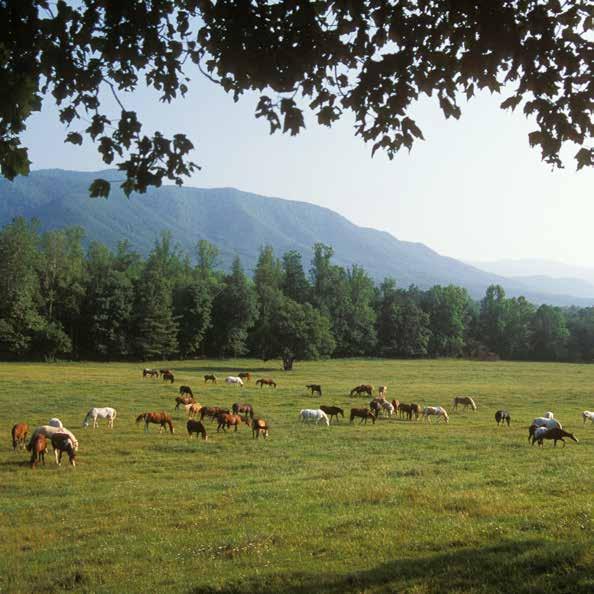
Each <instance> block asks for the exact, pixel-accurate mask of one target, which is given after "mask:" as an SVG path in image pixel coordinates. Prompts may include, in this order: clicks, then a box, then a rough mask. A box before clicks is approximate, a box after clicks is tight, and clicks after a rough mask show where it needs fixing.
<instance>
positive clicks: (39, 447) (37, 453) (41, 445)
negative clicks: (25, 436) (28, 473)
mask: <svg viewBox="0 0 594 594" xmlns="http://www.w3.org/2000/svg"><path fill="white" fill-rule="evenodd" d="M27 449H28V450H29V451H30V452H31V468H35V466H37V464H38V462H39V461H40V460H41V462H43V464H44V466H45V453H46V452H47V438H46V437H45V435H43V433H38V434H37V435H36V436H35V437H34V438H33V439H31V441H30V442H29V445H27Z"/></svg>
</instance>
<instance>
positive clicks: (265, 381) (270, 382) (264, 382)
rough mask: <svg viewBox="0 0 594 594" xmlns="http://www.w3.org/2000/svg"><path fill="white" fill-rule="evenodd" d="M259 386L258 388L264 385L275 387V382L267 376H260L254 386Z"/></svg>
mask: <svg viewBox="0 0 594 594" xmlns="http://www.w3.org/2000/svg"><path fill="white" fill-rule="evenodd" d="M258 385H259V386H260V389H262V388H263V387H264V386H271V387H273V388H276V382H275V381H274V380H272V379H270V378H269V377H267V378H265V377H261V378H260V379H259V380H258V381H257V382H256V386H258Z"/></svg>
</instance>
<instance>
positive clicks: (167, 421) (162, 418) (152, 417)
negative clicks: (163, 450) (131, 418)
mask: <svg viewBox="0 0 594 594" xmlns="http://www.w3.org/2000/svg"><path fill="white" fill-rule="evenodd" d="M140 421H144V430H145V431H148V426H149V423H154V424H155V425H161V427H160V429H159V433H161V431H163V427H165V425H167V426H168V427H169V431H171V433H173V432H174V429H173V423H172V422H171V415H169V414H167V413H166V412H163V411H161V412H159V413H157V412H145V413H142V414H140V415H138V416H137V417H136V422H137V423H140Z"/></svg>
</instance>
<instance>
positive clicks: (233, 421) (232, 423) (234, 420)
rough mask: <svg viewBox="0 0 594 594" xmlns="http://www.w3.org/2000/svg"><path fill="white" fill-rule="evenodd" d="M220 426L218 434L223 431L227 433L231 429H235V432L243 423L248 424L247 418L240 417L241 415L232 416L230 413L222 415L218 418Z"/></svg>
mask: <svg viewBox="0 0 594 594" xmlns="http://www.w3.org/2000/svg"><path fill="white" fill-rule="evenodd" d="M217 421H218V423H219V424H218V426H217V433H218V432H219V431H220V430H221V428H222V429H223V431H227V429H230V428H231V427H235V431H237V428H238V427H239V425H241V424H242V423H245V424H246V425H247V424H248V421H247V418H244V417H240V416H239V415H232V414H228V413H221V414H220V415H218V416H217Z"/></svg>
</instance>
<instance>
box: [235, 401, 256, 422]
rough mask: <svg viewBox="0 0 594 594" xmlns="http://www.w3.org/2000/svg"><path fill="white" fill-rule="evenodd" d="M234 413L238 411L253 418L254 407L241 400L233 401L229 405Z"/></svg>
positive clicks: (236, 413)
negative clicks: (231, 404)
mask: <svg viewBox="0 0 594 594" xmlns="http://www.w3.org/2000/svg"><path fill="white" fill-rule="evenodd" d="M231 410H232V411H233V414H234V415H238V414H239V413H244V414H245V415H246V416H248V417H249V418H250V419H253V418H254V407H253V406H252V405H251V404H247V403H242V402H234V403H233V406H232V407H231Z"/></svg>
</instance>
